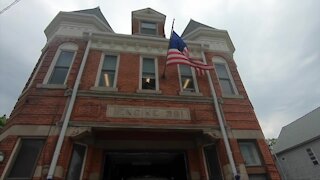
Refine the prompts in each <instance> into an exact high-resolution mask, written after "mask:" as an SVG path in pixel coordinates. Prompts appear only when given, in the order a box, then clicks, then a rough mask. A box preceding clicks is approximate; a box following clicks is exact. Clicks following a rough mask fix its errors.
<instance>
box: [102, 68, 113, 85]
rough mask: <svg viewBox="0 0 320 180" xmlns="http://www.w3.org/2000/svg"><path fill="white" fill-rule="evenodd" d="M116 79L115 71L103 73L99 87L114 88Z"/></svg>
mask: <svg viewBox="0 0 320 180" xmlns="http://www.w3.org/2000/svg"><path fill="white" fill-rule="evenodd" d="M114 77H115V72H114V71H102V72H101V75H100V81H99V86H105V87H113V82H114Z"/></svg>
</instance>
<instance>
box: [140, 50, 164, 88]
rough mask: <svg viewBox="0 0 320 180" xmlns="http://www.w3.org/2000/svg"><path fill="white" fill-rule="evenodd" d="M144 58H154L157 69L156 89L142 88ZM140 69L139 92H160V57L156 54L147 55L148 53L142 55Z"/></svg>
mask: <svg viewBox="0 0 320 180" xmlns="http://www.w3.org/2000/svg"><path fill="white" fill-rule="evenodd" d="M143 58H150V59H153V60H154V68H155V69H154V70H155V72H154V73H155V81H156V87H155V88H156V89H155V90H150V89H142V70H143ZM139 68H140V70H139V89H138V90H137V93H145V92H146V93H155V94H160V93H161V91H160V88H159V70H158V58H157V57H154V56H147V55H141V56H140V67H139Z"/></svg>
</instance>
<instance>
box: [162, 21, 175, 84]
mask: <svg viewBox="0 0 320 180" xmlns="http://www.w3.org/2000/svg"><path fill="white" fill-rule="evenodd" d="M174 20H175V19H174V18H173V21H172V26H171V32H170V38H169V43H168V49H169V47H170V40H171V37H172V33H173V25H174ZM167 57H168V50H167V56H166V64H165V65H164V69H163V73H162V78H163V79H165V78H166V69H167Z"/></svg>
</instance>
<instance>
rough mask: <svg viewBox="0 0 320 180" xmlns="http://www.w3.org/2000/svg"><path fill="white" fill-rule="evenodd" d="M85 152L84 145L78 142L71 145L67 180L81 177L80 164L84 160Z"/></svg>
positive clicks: (76, 179) (75, 179)
mask: <svg viewBox="0 0 320 180" xmlns="http://www.w3.org/2000/svg"><path fill="white" fill-rule="evenodd" d="M85 152H86V147H85V146H83V145H80V144H74V145H73V151H72V157H71V161H70V165H69V170H68V175H67V179H68V180H78V179H81V177H80V176H81V172H82V166H83V161H84V156H85Z"/></svg>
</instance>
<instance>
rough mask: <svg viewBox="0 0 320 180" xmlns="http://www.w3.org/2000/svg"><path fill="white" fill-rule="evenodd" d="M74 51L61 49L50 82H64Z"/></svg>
mask: <svg viewBox="0 0 320 180" xmlns="http://www.w3.org/2000/svg"><path fill="white" fill-rule="evenodd" d="M73 55H74V52H70V51H61V53H60V55H59V57H58V60H57V63H56V64H55V66H54V69H53V72H52V74H51V76H50V79H49V81H48V84H64V83H65V80H66V77H67V75H68V72H69V69H70V66H71V62H72V60H73Z"/></svg>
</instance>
